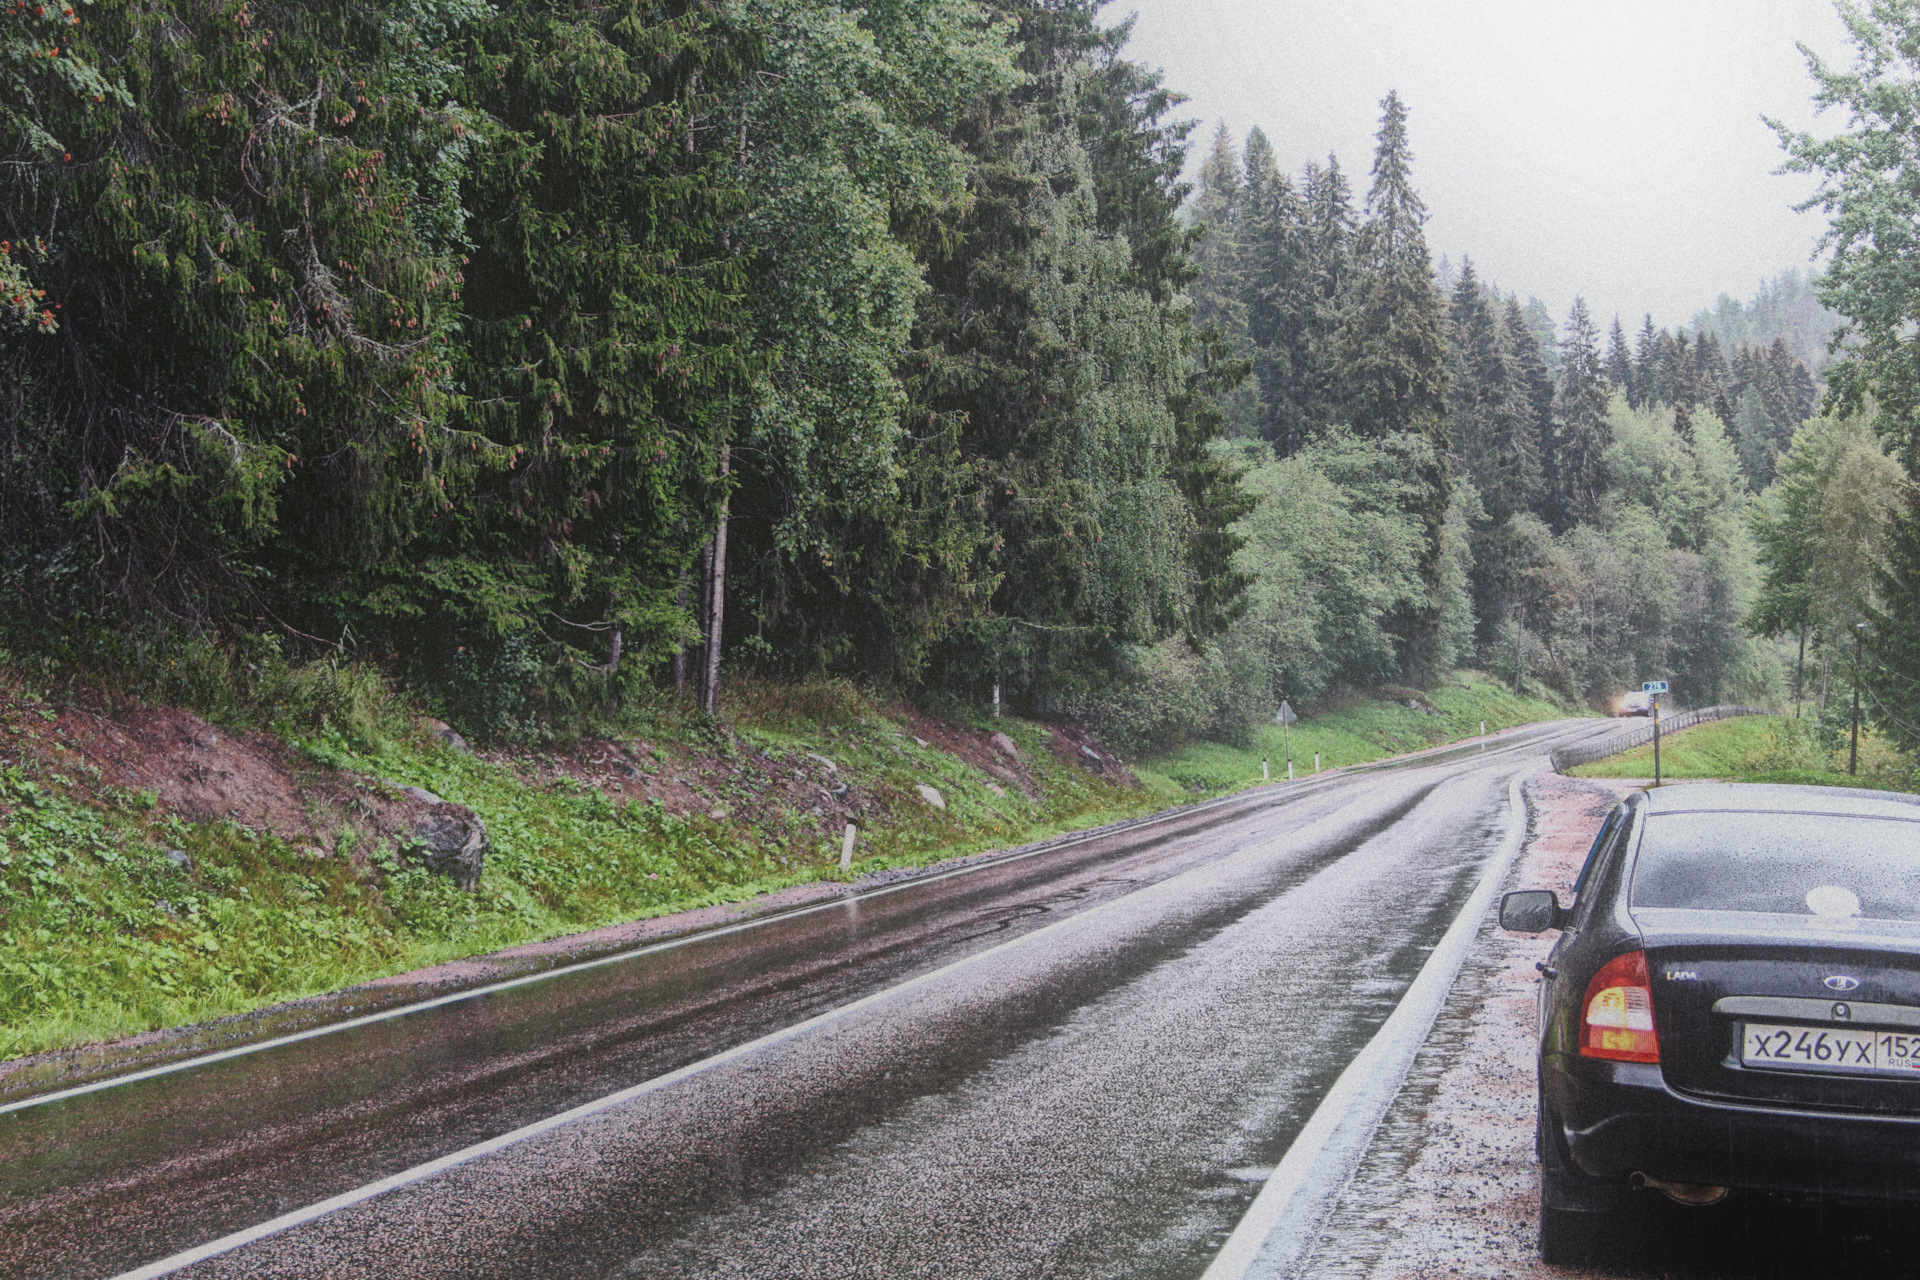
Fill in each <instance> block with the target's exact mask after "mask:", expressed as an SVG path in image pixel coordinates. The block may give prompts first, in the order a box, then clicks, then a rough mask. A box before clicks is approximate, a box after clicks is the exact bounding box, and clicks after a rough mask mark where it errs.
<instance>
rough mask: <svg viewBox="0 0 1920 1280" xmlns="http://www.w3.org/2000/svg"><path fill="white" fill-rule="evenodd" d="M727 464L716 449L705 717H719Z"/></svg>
mask: <svg viewBox="0 0 1920 1280" xmlns="http://www.w3.org/2000/svg"><path fill="white" fill-rule="evenodd" d="M730 461H731V458H730V450H729V448H728V446H727V445H725V444H722V445H721V446H720V481H721V485H722V488H721V490H720V518H719V520H718V521H717V522H716V523H715V525H714V528H713V543H712V550H711V554H710V556H709V558H708V562H707V563H708V571H707V580H708V582H709V584H710V586H709V587H708V590H707V665H706V679H705V680H704V681H703V682H702V685H701V691H700V692H701V704H702V705H703V706H704V707H706V709H707V714H708V715H714V716H717V715H719V714H720V640H721V635H722V631H723V628H724V626H725V624H726V618H727V505H728V503H727V496H728V495H727V491H726V488H725V484H726V479H727V468H728V464H729V462H730Z"/></svg>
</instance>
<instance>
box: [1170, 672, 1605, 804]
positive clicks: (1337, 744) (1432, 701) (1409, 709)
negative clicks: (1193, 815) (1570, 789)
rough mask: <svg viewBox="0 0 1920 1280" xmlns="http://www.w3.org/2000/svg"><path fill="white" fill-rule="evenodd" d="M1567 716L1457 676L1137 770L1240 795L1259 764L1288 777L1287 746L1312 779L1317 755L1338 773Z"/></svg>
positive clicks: (1344, 704) (1299, 770) (1342, 704)
mask: <svg viewBox="0 0 1920 1280" xmlns="http://www.w3.org/2000/svg"><path fill="white" fill-rule="evenodd" d="M1410 704H1411V705H1410ZM1566 714H1567V713H1566V712H1565V711H1563V710H1562V709H1561V708H1559V707H1556V706H1555V705H1553V704H1552V703H1551V702H1546V701H1543V700H1540V699H1537V698H1528V697H1521V696H1519V695H1516V694H1514V693H1513V692H1512V691H1511V690H1509V689H1507V688H1506V687H1505V686H1504V685H1502V684H1499V683H1496V682H1494V681H1492V680H1489V679H1488V678H1487V677H1486V676H1485V675H1482V674H1481V673H1479V672H1476V671H1456V672H1453V673H1452V674H1451V675H1449V676H1448V677H1447V678H1446V679H1445V680H1442V681H1439V682H1437V683H1436V684H1435V686H1434V688H1433V689H1432V690H1431V691H1429V692H1427V693H1424V694H1422V693H1417V692H1416V691H1415V690H1410V689H1408V690H1395V691H1394V695H1386V692H1385V691H1384V690H1383V691H1381V694H1380V695H1376V696H1373V697H1348V698H1343V699H1334V700H1331V701H1330V705H1328V706H1327V707H1326V708H1325V709H1323V710H1320V711H1316V712H1312V713H1310V714H1307V715H1305V716H1304V717H1303V718H1302V719H1301V720H1300V721H1299V722H1298V723H1296V724H1294V725H1293V726H1292V728H1291V729H1290V730H1289V731H1288V732H1287V733H1286V734H1284V735H1283V734H1282V733H1281V730H1280V726H1279V725H1277V724H1272V723H1263V724H1261V725H1259V726H1258V727H1256V728H1255V729H1254V730H1253V732H1252V735H1251V740H1250V741H1245V742H1242V743H1238V744H1233V745H1229V744H1226V743H1219V742H1204V743H1194V744H1191V745H1187V746H1183V747H1181V748H1179V749H1178V750H1175V751H1170V752H1167V753H1165V754H1161V755H1156V756H1153V757H1150V758H1149V759H1146V760H1144V761H1141V762H1140V763H1138V764H1136V765H1135V766H1134V772H1135V773H1137V774H1138V775H1139V776H1140V779H1141V781H1142V782H1145V783H1147V784H1149V785H1160V786H1163V787H1165V788H1166V789H1167V790H1168V791H1169V792H1173V791H1176V790H1177V791H1180V792H1185V793H1186V794H1187V795H1189V796H1191V795H1193V794H1195V793H1201V794H1210V793H1215V792H1225V791H1237V790H1240V789H1242V788H1245V787H1249V786H1253V785H1256V784H1258V783H1259V782H1260V781H1261V775H1260V765H1261V762H1262V761H1265V762H1266V764H1267V767H1268V771H1269V773H1270V775H1271V776H1272V777H1273V778H1274V779H1284V778H1285V777H1286V776H1287V765H1286V751H1285V748H1286V745H1287V744H1288V743H1290V744H1291V746H1292V750H1293V760H1294V773H1295V776H1296V777H1308V776H1311V775H1312V773H1313V757H1314V754H1315V753H1316V752H1317V753H1319V755H1320V763H1321V767H1322V768H1325V769H1335V768H1339V767H1341V766H1343V765H1350V764H1365V763H1367V762H1369V761H1372V760H1380V759H1384V758H1386V757H1387V756H1390V755H1398V754H1401V753H1404V752H1408V751H1420V750H1424V749H1425V748H1427V747H1434V746H1440V745H1443V744H1445V743H1448V742H1457V741H1460V740H1462V739H1465V738H1472V737H1476V736H1477V735H1478V734H1479V732H1480V722H1481V721H1483V720H1484V721H1485V722H1486V725H1487V731H1488V732H1489V733H1497V732H1499V731H1500V730H1502V729H1510V728H1512V727H1513V726H1515V725H1521V724H1530V723H1533V722H1535V721H1539V720H1552V719H1557V718H1559V717H1561V716H1564V715H1566Z"/></svg>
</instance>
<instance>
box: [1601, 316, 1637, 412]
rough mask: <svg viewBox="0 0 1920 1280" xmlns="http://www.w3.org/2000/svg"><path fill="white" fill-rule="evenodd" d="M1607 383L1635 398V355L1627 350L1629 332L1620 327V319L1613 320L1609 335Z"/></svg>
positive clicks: (1629, 397) (1630, 399)
mask: <svg viewBox="0 0 1920 1280" xmlns="http://www.w3.org/2000/svg"><path fill="white" fill-rule="evenodd" d="M1607 381H1608V382H1609V383H1610V384H1611V385H1612V386H1613V389H1614V390H1615V391H1618V392H1619V393H1620V394H1621V395H1623V396H1626V397H1627V398H1628V401H1629V402H1631V401H1632V398H1633V354H1632V352H1630V351H1628V350H1627V331H1626V330H1625V329H1622V328H1621V327H1620V317H1619V316H1615V317H1614V318H1613V328H1612V330H1611V331H1609V332H1608V334H1607Z"/></svg>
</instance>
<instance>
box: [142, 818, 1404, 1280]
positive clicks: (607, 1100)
mask: <svg viewBox="0 0 1920 1280" xmlns="http://www.w3.org/2000/svg"><path fill="white" fill-rule="evenodd" d="M1365 800H1366V794H1365V793H1363V794H1362V795H1360V796H1358V797H1356V798H1355V799H1353V800H1350V801H1348V802H1347V803H1346V804H1343V805H1341V806H1340V807H1339V808H1338V809H1335V810H1334V811H1333V812H1332V813H1329V814H1325V815H1323V816H1321V817H1319V818H1316V819H1314V820H1313V821H1312V822H1309V823H1307V824H1306V825H1305V826H1303V827H1301V828H1299V829H1298V830H1297V831H1288V832H1283V833H1281V834H1280V835H1277V836H1269V837H1267V838H1266V839H1264V840H1258V841H1255V842H1254V843H1252V844H1249V845H1245V846H1243V847H1241V848H1239V849H1235V850H1233V851H1232V852H1231V853H1229V854H1227V855H1225V856H1226V857H1229V858H1232V857H1241V856H1244V855H1246V854H1250V853H1256V852H1258V851H1260V850H1262V849H1268V848H1271V847H1273V846H1275V845H1279V844H1281V843H1283V842H1295V843H1305V842H1309V841H1312V840H1316V839H1320V838H1322V837H1323V836H1324V835H1326V834H1328V833H1330V832H1331V831H1333V830H1335V829H1337V827H1338V825H1339V824H1341V823H1345V822H1349V821H1351V820H1352V819H1351V818H1349V817H1348V816H1347V815H1348V813H1349V811H1350V810H1352V809H1355V808H1357V807H1359V806H1361V805H1362V804H1363V803H1364V802H1365ZM1219 861H1220V859H1213V860H1210V861H1209V862H1207V863H1204V864H1202V865H1200V866H1198V867H1192V868H1189V869H1188V870H1186V871H1183V872H1181V873H1180V874H1178V875H1176V876H1171V877H1169V878H1168V879H1165V880H1161V881H1158V882H1156V883H1154V884H1150V885H1148V886H1146V887H1145V888H1143V889H1138V890H1135V891H1134V892H1132V893H1129V894H1126V895H1125V896H1123V897H1119V898H1113V899H1110V900H1109V901H1107V902H1103V903H1101V904H1100V905H1099V906H1096V907H1089V908H1088V909H1087V910H1085V911H1082V912H1079V913H1078V914H1076V915H1071V916H1068V917H1067V918H1066V919H1064V920H1061V921H1059V922H1057V923H1055V924H1050V925H1047V926H1045V927H1044V928H1040V929H1036V930H1034V931H1033V932H1032V933H1027V934H1022V935H1021V936H1020V937H1018V938H1013V939H1010V940H1009V941H1006V942H1002V943H999V944H997V945H995V946H992V947H989V948H987V949H986V950H985V951H977V952H975V953H974V954H973V955H970V956H966V957H964V958H962V959H959V960H955V961H953V962H952V963H951V964H946V965H942V966H941V967H940V968H938V969H934V970H931V971H929V972H927V973H923V974H920V975H919V976H917V977H913V978H908V979H907V980H906V981H904V982H900V983H897V984H895V985H894V986H891V987H888V988H886V989H885V990H883V991H876V992H874V993H872V994H871V995H867V996H862V997H861V998H860V999H858V1000H855V1001H853V1002H851V1003H849V1004H844V1005H841V1006H839V1007H838V1008H835V1009H829V1010H827V1011H826V1012H825V1013H819V1014H815V1015H814V1016H813V1017H811V1018H808V1019H807V1020H806V1021H804V1022H796V1023H794V1024H793V1025H792V1026H790V1027H783V1028H781V1029H780V1030H778V1031H771V1032H768V1033H767V1034H766V1035H763V1036H761V1037H759V1038H758V1039H755V1040H749V1041H747V1042H746V1043H745V1044H741V1045H735V1046H734V1047H733V1048H731V1049H726V1050H723V1051H722V1052H720V1053H716V1054H714V1055H713V1056H712V1057H709V1058H702V1059H701V1060H700V1061H698V1062H693V1063H689V1064H688V1065H686V1066H684V1067H681V1068H679V1069H678V1070H676V1071H669V1072H668V1073H666V1074H665V1075H661V1076H655V1077H654V1078H653V1079H651V1080H646V1081H642V1082H641V1083H640V1084H636V1085H632V1086H630V1087H628V1088H625V1089H622V1090H620V1091H619V1092H617V1093H610V1094H607V1095H606V1096H605V1097H603V1098H595V1099H594V1100H593V1101H591V1102H586V1103H582V1104H581V1105H580V1106H577V1107H574V1108H573V1109H572V1110H570V1111H562V1112H561V1113H560V1114H558V1115H554V1116H549V1117H547V1118H546V1119H545V1120H537V1121H535V1122H534V1123H532V1124H529V1125H523V1126H522V1127H520V1128H518V1129H514V1130H512V1131H510V1132H508V1133H503V1134H501V1135H500V1136H499V1137H497V1138H489V1139H487V1140H486V1141H485V1142H478V1143H475V1144H474V1145H473V1146H470V1147H464V1148H462V1149H461V1150H459V1151H455V1152H452V1153H450V1154H448V1155H444V1156H441V1157H440V1158H439V1159H437V1160H430V1161H428V1162H427V1163H425V1164H419V1165H415V1166H414V1167H413V1168H411V1169H403V1170H401V1171H400V1172H399V1173H396V1174H392V1175H390V1176H389V1177H385V1178H382V1179H380V1180H379V1181H377V1182H370V1183H368V1184H367V1185H365V1186H363V1187H355V1188H354V1189H353V1190H351V1191H343V1192H341V1193H340V1194H339V1195H337V1196H334V1197H332V1198H331V1199H327V1200H322V1201H320V1202H318V1203H317V1204H310V1205H308V1206H306V1207H305V1208H302V1209H295V1210H293V1211H292V1212H290V1213H283V1214H281V1215H280V1216H279V1217H277V1218H273V1219H270V1220H268V1221H266V1222H262V1223H259V1224H258V1225H256V1226H251V1227H247V1228H245V1229H243V1230H240V1231H236V1232H233V1233H232V1234H230V1235H225V1236H221V1237H220V1238H219V1239H218V1240H210V1241H208V1242H207V1243H206V1244H203V1245H198V1246H195V1247H194V1248H192V1249H186V1250H183V1251H181V1252H179V1253H176V1254H173V1255H172V1256H170V1257H166V1258H162V1259H160V1260H159V1261H158V1262H150V1263H148V1264H147V1265H145V1266H143V1267H137V1268H135V1269H134V1270H132V1271H126V1272H122V1273H121V1274H120V1275H117V1276H114V1277H113V1278H112V1280H156V1277H159V1276H164V1275H168V1274H170V1273H172V1272H175V1271H178V1270H180V1269H181V1268H183V1267H190V1266H192V1265H193V1264H194V1263H196V1262H204V1261H205V1260H206V1259H208V1258H212V1257H217V1256H219V1255H220V1254H223V1253H231V1252H233V1251H234V1250H235V1249H238V1248H241V1247H242V1246H245V1245H249V1244H252V1243H253V1242H254V1241H256V1240H263V1239H265V1238H266V1237H268V1236H272V1235H278V1234H279V1233H280V1232H282V1231H286V1230H288V1229H290V1228H293V1227H297V1226H300V1225H301V1224H303V1223H308V1222H312V1221H314V1220H315V1219H317V1218H324V1217H326V1216H327V1215H328V1214H330V1213H335V1212H337V1211H339V1210H341V1209H346V1208H349V1207H351V1206H353V1205H356V1204H360V1203H362V1202H364V1201H367V1200H371V1199H373V1198H375V1197H376V1196H381V1195H385V1194H386V1193H387V1192H389V1191H396V1190H398V1189H399V1188H401V1187H404V1186H408V1185H411V1184H412V1183H415V1182H421V1181H423V1180H425V1179H427V1178H431V1177H434V1176H435V1175H436V1174H440V1173H444V1172H446V1171H447V1170H448V1169H451V1168H453V1167H455V1166H456V1165H462V1164H465V1163H467V1162H468V1161H470V1160H477V1159H479V1158H480V1157H482V1156H486V1155H491V1154H493V1153H494V1152H496V1151H500V1150H502V1149H504V1148H506V1147H511V1146H513V1145H515V1144H517V1143H521V1142H525V1141H526V1140H527V1139H529V1138H536V1137H538V1136H540V1135H541V1134H543V1133H547V1132H550V1131H552V1130H554V1129H558V1128H561V1127H562V1126H564V1125H569V1124H572V1123H573V1122H574V1121H576V1120H584V1119H586V1118H587V1117H589V1116H594V1115H598V1114H599V1113H601V1112H603V1111H609V1110H611V1109H613V1108H614V1107H617V1106H620V1105H621V1104H622V1103H626V1102H631V1101H633V1100H634V1099H635V1098H639V1097H642V1096H644V1095H646V1094H649V1093H654V1092H657V1091H658V1090H661V1089H664V1088H666V1087H667V1086H668V1085H671V1084H677V1083H678V1082H680V1081H682V1080H685V1079H687V1078H688V1077H690V1076H695V1075H699V1074H700V1073H701V1072H703V1071H710V1070H712V1069H713V1068H715V1067H718V1066H722V1065H724V1064H726V1063H729V1062H732V1061H734V1060H735V1059H737V1058H743V1057H745V1056H747V1055H748V1054H750V1053H754V1052H757V1051H758V1050H761V1049H766V1048H770V1047H772V1046H773V1045H776V1044H779V1043H781V1042H782V1041H785V1040H791V1039H793V1038H794V1037H796V1036H800V1035H804V1034H806V1033H807V1032H809V1031H812V1030H814V1029H816V1028H818V1027H822V1026H825V1025H826V1024H828V1023H830V1022H837V1021H839V1020H840V1019H842V1018H845V1017H847V1016H848V1015H850V1014H854V1013H858V1012H859V1011H860V1010H862V1009H866V1008H868V1007H870V1006H872V1005H876V1004H879V1003H880V1002H882V1001H884V1000H891V999H892V998H893V997H895V996H897V995H901V994H903V993H904V992H908V991H912V990H914V989H915V988H917V987H923V986H926V985H928V984H929V983H933V982H938V981H939V980H940V979H942V978H945V977H948V976H950V975H952V974H954V973H957V972H959V971H961V970H963V969H967V968H970V967H972V966H974V965H977V964H980V963H982V962H983V961H986V960H988V959H990V958H991V957H994V956H998V955H1003V954H1005V953H1006V952H1008V951H1012V950H1013V949H1014V948H1016V947H1023V946H1026V945H1027V944H1029V943H1031V942H1034V941H1035V940H1037V939H1040V938H1045V937H1047V936H1048V935H1050V934H1052V933H1053V932H1054V931H1055V930H1058V929H1063V928H1065V927H1067V926H1068V925H1073V924H1079V923H1082V922H1084V921H1087V920H1091V919H1093V918H1095V917H1096V916H1100V915H1103V914H1105V913H1107V912H1109V911H1114V910H1117V909H1118V908H1120V907H1122V906H1138V905H1139V904H1140V903H1141V901H1143V900H1144V899H1146V898H1148V897H1150V896H1154V895H1165V894H1168V893H1177V892H1179V891H1180V890H1179V888H1178V886H1179V885H1180V882H1181V881H1183V880H1186V879H1188V878H1190V877H1193V876H1197V875H1203V874H1206V873H1209V872H1211V871H1214V870H1215V869H1216V868H1217V864H1218V862H1219ZM1343 1078H1344V1077H1343Z"/></svg>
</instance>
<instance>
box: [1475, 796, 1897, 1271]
mask: <svg viewBox="0 0 1920 1280" xmlns="http://www.w3.org/2000/svg"><path fill="white" fill-rule="evenodd" d="M1500 923H1501V925H1502V926H1503V927H1505V928H1507V929H1509V930H1513V931H1515V932H1522V933H1537V932H1543V931H1545V930H1549V929H1558V930H1561V931H1562V933H1561V937H1560V941H1559V943H1558V945H1556V946H1555V947H1554V949H1553V953H1552V955H1551V957H1549V959H1548V961H1547V962H1546V963H1545V964H1543V965H1541V966H1540V969H1541V972H1542V975H1543V979H1542V981H1541V984H1540V1058H1539V1070H1540V1111H1539V1132H1538V1139H1537V1141H1538V1145H1539V1154H1540V1165H1541V1180H1540V1249H1541V1253H1542V1255H1543V1256H1544V1257H1545V1259H1546V1260H1547V1261H1549V1262H1557V1261H1571V1260H1573V1259H1574V1257H1575V1255H1576V1254H1578V1253H1580V1252H1582V1251H1583V1250H1584V1248H1585V1245H1586V1242H1589V1241H1592V1240H1594V1239H1595V1238H1597V1237H1604V1236H1605V1235H1606V1234H1607V1232H1606V1231H1605V1230H1604V1228H1605V1226H1606V1224H1607V1223H1608V1222H1609V1221H1610V1219H1609V1218H1608V1217H1607V1216H1606V1215H1609V1214H1617V1213H1620V1212H1622V1211H1624V1210H1626V1209H1628V1207H1629V1206H1630V1205H1631V1204H1632V1203H1633V1202H1634V1199H1635V1197H1636V1196H1644V1195H1647V1194H1649V1193H1652V1192H1660V1193H1664V1194H1665V1195H1666V1196H1668V1197H1669V1198H1670V1199H1673V1200H1677V1201H1679V1202H1681V1203H1683V1204H1693V1205H1710V1204H1714V1203H1717V1202H1719V1201H1720V1200H1723V1199H1725V1198H1726V1197H1727V1196H1728V1195H1729V1194H1732V1195H1753V1194H1768V1195H1778V1196H1786V1197H1790V1198H1795V1199H1799V1198H1808V1199H1819V1200H1829V1201H1873V1202H1897V1201H1920V796H1907V795H1895V794H1890V793H1886V792H1874V791H1855V790H1843V789H1837V788H1827V787H1790V786H1753V785H1720V784H1700V785H1691V786H1682V787H1671V788H1664V789H1661V790H1658V791H1655V792H1652V793H1640V794H1636V795H1634V796H1633V797H1632V798H1630V799H1629V800H1627V801H1626V802H1624V803H1622V804H1621V805H1619V806H1618V807H1617V808H1615V809H1614V810H1613V812H1612V813H1611V814H1610V815H1609V816H1608V818H1607V820H1606V824H1605V825H1604V826H1603V827H1602V828H1601V830H1600V834H1599V836H1598V837H1596V838H1595V840H1594V843H1593V849H1592V851H1591V852H1590V853H1589V854H1588V855H1587V861H1586V865H1585V866H1584V867H1583V868H1582V869H1581V872H1580V877H1579V879H1578V881H1576V882H1575V884H1574V902H1573V905H1572V906H1571V907H1562V906H1561V905H1560V903H1559V901H1558V899H1557V898H1556V896H1555V895H1554V894H1553V893H1552V892H1551V891H1549V890H1526V891H1522V892H1518V893H1509V894H1508V895H1506V897H1505V898H1504V899H1503V900H1502V902H1501V904H1500ZM1622 1225H1624V1224H1622Z"/></svg>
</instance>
